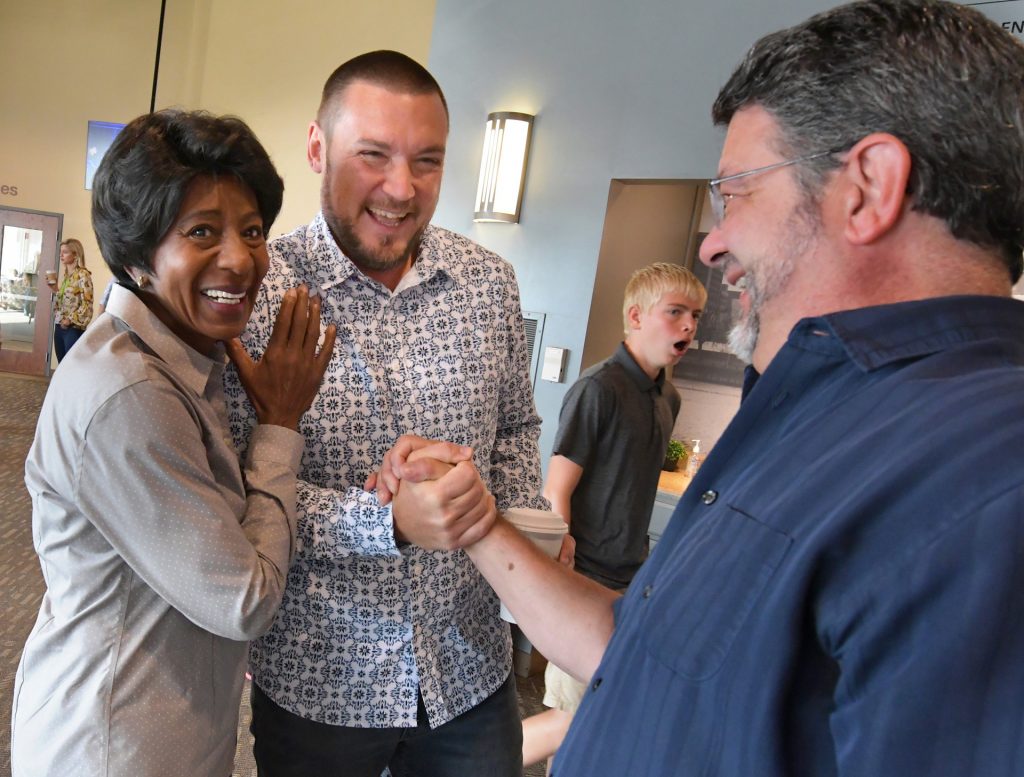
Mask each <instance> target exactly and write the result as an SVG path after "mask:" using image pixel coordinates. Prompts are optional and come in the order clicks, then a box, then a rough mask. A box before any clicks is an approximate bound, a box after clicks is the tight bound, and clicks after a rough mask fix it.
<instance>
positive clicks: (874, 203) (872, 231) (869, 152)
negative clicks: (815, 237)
mask: <svg viewBox="0 0 1024 777" xmlns="http://www.w3.org/2000/svg"><path fill="white" fill-rule="evenodd" d="M910 167H911V159H910V152H909V151H908V150H907V147H906V146H905V145H904V144H903V141H901V140H900V139H899V138H897V137H896V136H894V135H890V134H889V133H886V132H873V133H872V134H870V135H867V136H866V137H864V138H862V139H861V140H860V141H859V142H858V143H857V144H856V145H854V146H853V148H851V149H850V150H849V151H848V152H847V157H846V165H845V167H844V169H843V173H842V175H843V176H844V179H843V180H844V183H845V187H844V189H843V197H842V207H843V209H844V211H843V216H844V218H845V230H844V235H845V237H846V239H847V240H849V241H850V243H852V244H854V245H867V244H869V243H872V242H874V241H875V240H878V239H879V238H880V237H882V236H884V235H885V234H886V233H888V232H889V231H890V230H891V229H892V228H893V227H894V226H895V225H896V224H897V223H898V222H899V220H900V218H901V217H902V215H903V212H904V206H905V205H906V202H907V199H908V196H907V181H908V180H909V179H910Z"/></svg>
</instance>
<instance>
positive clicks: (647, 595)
mask: <svg viewBox="0 0 1024 777" xmlns="http://www.w3.org/2000/svg"><path fill="white" fill-rule="evenodd" d="M652 590H654V589H653V588H652V587H651V586H649V585H645V586H644V592H643V597H644V599H650V598H651V591H652Z"/></svg>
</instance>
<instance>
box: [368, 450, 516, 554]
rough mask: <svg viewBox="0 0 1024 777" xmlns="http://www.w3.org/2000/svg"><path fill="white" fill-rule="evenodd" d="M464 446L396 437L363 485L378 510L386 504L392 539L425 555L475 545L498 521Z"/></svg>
mask: <svg viewBox="0 0 1024 777" xmlns="http://www.w3.org/2000/svg"><path fill="white" fill-rule="evenodd" d="M472 457H473V450H472V448H469V447H466V446H464V445H455V444H454V443H449V442H438V441H435V440H426V439H424V438H422V437H416V436H415V435H410V434H406V435H402V436H401V437H399V438H398V441H397V442H396V443H395V445H394V447H393V448H391V450H389V451H388V452H387V453H386V454H384V459H383V461H382V462H381V467H380V470H378V471H377V472H376V473H374V474H372V475H370V477H369V478H368V479H367V481H366V485H365V488H366V490H367V491H372V490H373V489H374V488H376V489H377V497H378V499H379V500H380V503H381V504H382V505H385V504H388V503H391V504H392V519H393V520H394V525H395V538H396V539H398V540H402V541H405V542H410V543H412V544H414V545H418V546H419V547H421V548H426V549H428V550H455V549H457V548H465V547H467V546H469V545H472V544H473V543H475V542H477V541H478V540H480V539H483V537H484V536H485V535H486V534H487V533H488V532H489V531H490V530H491V527H492V526H493V525H494V521H495V520H496V519H497V517H498V511H497V508H496V506H495V502H494V497H493V496H492V495H491V493H490V492H489V491H488V490H487V487H486V486H485V485H484V483H483V481H482V480H481V479H480V473H479V472H478V471H477V468H476V467H475V466H474V464H473V458H472Z"/></svg>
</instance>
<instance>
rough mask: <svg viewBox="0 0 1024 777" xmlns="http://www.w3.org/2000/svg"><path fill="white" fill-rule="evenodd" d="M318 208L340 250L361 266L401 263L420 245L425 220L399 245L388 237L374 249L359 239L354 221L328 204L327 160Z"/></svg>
mask: <svg viewBox="0 0 1024 777" xmlns="http://www.w3.org/2000/svg"><path fill="white" fill-rule="evenodd" d="M382 207H383V208H384V209H388V208H390V207H391V206H390V204H385V205H383V206H382ZM320 210H321V211H323V214H324V221H326V222H327V226H328V228H330V230H331V234H332V235H333V236H334V240H335V242H336V243H337V244H338V248H340V249H341V252H342V253H343V254H345V256H347V257H348V258H349V259H350V260H351V261H352V263H353V264H355V265H356V266H357V267H359V268H360V269H363V270H372V271H374V272H381V271H386V270H391V269H394V268H395V267H399V266H401V265H402V264H404V263H405V261H406V260H407V259H408V258H409V255H410V254H411V253H412V252H413V251H415V250H416V249H417V247H418V246H419V244H420V238H422V237H423V232H424V230H425V229H426V228H427V227H426V224H424V225H423V226H422V227H420V229H419V230H417V231H416V232H415V233H414V234H413V236H412V238H411V239H410V240H409V242H407V243H405V244H402V245H398V244H396V243H395V242H393V241H392V240H390V239H388V240H385V242H384V244H383V245H382V247H381V248H380V249H378V250H376V251H374V250H373V249H371V248H370V247H368V246H367V245H365V244H364V243H363V241H362V240H360V239H359V236H358V235H357V234H356V230H355V226H354V224H352V223H350V222H348V221H345V220H344V219H342V218H341V217H340V216H338V214H337V213H335V212H334V208H333V207H331V168H330V165H329V164H328V166H327V169H326V170H325V172H324V181H323V184H322V185H321V187H320ZM394 210H396V211H397V210H404V208H403V207H395V208H394ZM411 215H412V214H410V216H411Z"/></svg>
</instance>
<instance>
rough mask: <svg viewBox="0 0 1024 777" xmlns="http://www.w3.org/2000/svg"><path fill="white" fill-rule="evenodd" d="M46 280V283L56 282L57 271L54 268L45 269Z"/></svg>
mask: <svg viewBox="0 0 1024 777" xmlns="http://www.w3.org/2000/svg"><path fill="white" fill-rule="evenodd" d="M46 282H47V283H48V284H49V283H56V282H57V271H56V270H47V271H46Z"/></svg>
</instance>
